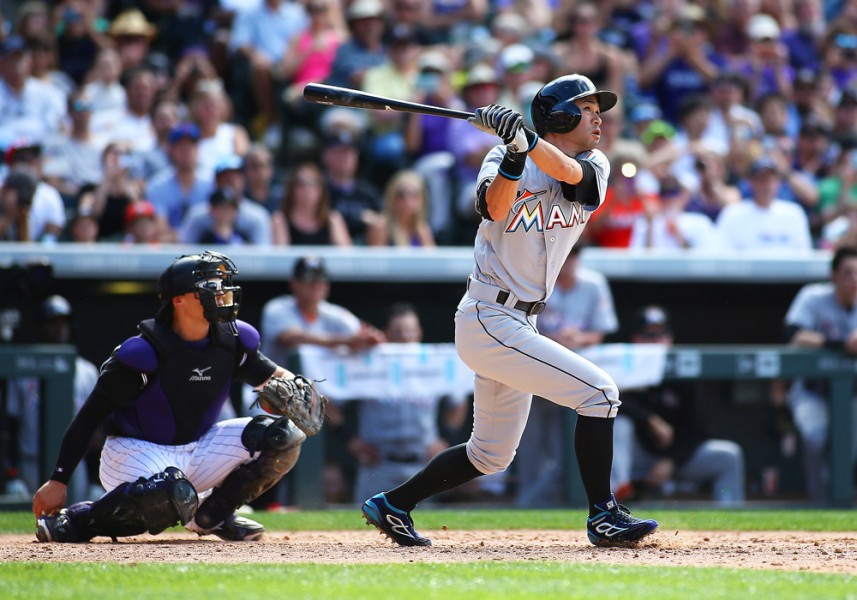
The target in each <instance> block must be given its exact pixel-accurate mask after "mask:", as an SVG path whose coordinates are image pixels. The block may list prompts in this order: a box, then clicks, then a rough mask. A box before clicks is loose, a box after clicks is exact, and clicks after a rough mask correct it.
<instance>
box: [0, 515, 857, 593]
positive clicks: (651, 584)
mask: <svg viewBox="0 0 857 600" xmlns="http://www.w3.org/2000/svg"><path fill="white" fill-rule="evenodd" d="M640 512H641V514H642V513H645V515H646V516H652V517H655V518H657V519H659V520H660V521H661V524H662V528H663V529H665V530H673V529H675V530H679V529H682V530H688V529H691V530H693V529H696V530H783V529H790V530H807V531H853V530H854V529H855V527H857V525H855V523H857V512H855V511H828V510H803V511H801V510H789V511H780V510H777V511H774V510H770V511H760V510H733V511H722V510H674V511H667V510H654V511H648V510H646V511H640ZM256 518H258V520H260V521H261V522H263V523H264V524H265V526H266V527H267V528H268V529H269V530H274V531H276V530H283V531H288V530H340V529H347V530H354V529H361V528H364V527H365V525H364V523H363V521H362V519H361V518H360V515H359V511H358V510H357V509H356V508H355V509H352V510H331V511H307V512H295V513H257V515H256ZM583 518H584V513H583V511H575V510H552V511H507V510H487V509H486V510H467V511H462V510H419V511H418V513H417V520H418V524H419V527H420V528H421V529H426V530H428V529H439V528H441V527H442V526H447V527H449V528H450V529H510V528H535V529H579V530H582V528H583V527H582V522H583ZM32 531H33V519H32V515H30V514H28V513H23V512H8V513H2V512H0V533H30V532H32ZM0 597H2V598H10V599H19V598H20V599H25V598H26V599H31V598H39V599H41V598H49V599H51V600H57V599H61V598H82V599H86V600H94V599H97V598H111V599H116V598H119V599H125V598H133V599H134V600H137V599H147V598H157V599H159V600H165V599H171V598H181V599H182V600H189V599H195V598H207V599H210V600H221V599H231V598H240V599H241V600H251V599H255V598H264V599H266V600H275V599H279V598H283V599H286V600H293V599H298V598H324V599H328V598H330V599H363V598H367V599H369V598H371V599H372V600H383V599H387V598H394V599H395V600H412V599H413V600H430V599H434V598H439V599H440V598H443V599H458V598H462V599H466V600H480V599H486V600H487V599H491V600H495V599H498V598H521V599H529V598H534V599H538V600H547V599H553V598H563V599H567V598H599V599H604V598H610V599H619V598H622V599H625V598H629V599H637V598H657V599H658V600H664V599H671V598H692V599H693V600H699V599H706V598H730V599H731V598H747V597H753V598H777V599H778V600H782V599H791V598H812V599H813V600H822V599H824V600H827V599H830V598H854V599H857V577H854V576H847V575H832V574H820V573H807V572H784V571H766V570H751V569H725V568H685V567H647V566H640V567H630V566H608V565H604V564H579V563H578V564H570V563H563V562H557V561H553V562H549V561H525V562H494V561H487V560H486V561H478V562H473V563H458V564H423V563H419V562H414V563H408V564H390V565H355V564H343V565H327V564H282V565H277V564H260V565H252V564H212V565H205V564H151V563H140V564H121V565H120V564H102V563H76V564H68V563H45V562H14V561H13V562H7V563H4V564H0Z"/></svg>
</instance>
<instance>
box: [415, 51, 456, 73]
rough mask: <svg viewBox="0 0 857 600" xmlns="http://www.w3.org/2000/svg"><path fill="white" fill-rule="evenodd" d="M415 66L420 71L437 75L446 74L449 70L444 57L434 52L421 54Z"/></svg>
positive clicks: (446, 59)
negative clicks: (434, 72)
mask: <svg viewBox="0 0 857 600" xmlns="http://www.w3.org/2000/svg"><path fill="white" fill-rule="evenodd" d="M417 66H418V67H419V70H420V71H437V72H438V73H447V72H449V70H450V68H451V66H450V64H449V59H448V58H447V57H446V55H445V54H444V53H442V52H438V51H436V50H430V51H428V52H423V53H422V54H421V55H420V57H419V58H418V59H417Z"/></svg>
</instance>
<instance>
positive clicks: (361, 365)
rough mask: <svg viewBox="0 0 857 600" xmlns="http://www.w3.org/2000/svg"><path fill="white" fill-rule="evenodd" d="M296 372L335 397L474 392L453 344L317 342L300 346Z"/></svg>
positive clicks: (466, 371) (329, 395)
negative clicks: (351, 349) (333, 347)
mask: <svg viewBox="0 0 857 600" xmlns="http://www.w3.org/2000/svg"><path fill="white" fill-rule="evenodd" d="M300 360H301V373H302V374H303V375H304V376H306V377H308V378H310V379H314V380H317V381H318V380H324V381H322V382H321V383H320V384H318V388H319V389H320V390H321V392H322V393H323V394H325V395H326V396H328V397H329V398H331V399H335V400H347V399H350V398H366V397H373V398H396V397H400V396H403V395H409V394H412V393H413V390H419V391H420V394H421V395H422V394H425V395H428V396H445V395H455V396H458V397H460V396H462V395H465V394H471V393H473V371H471V370H470V369H468V368H467V367H466V366H465V365H464V363H463V362H461V359H460V358H458V354H457V353H456V351H455V345H454V344H380V345H378V346H376V347H374V348H373V349H371V350H369V351H367V352H361V353H359V354H344V353H340V352H334V351H330V350H327V349H326V348H321V347H318V346H303V347H302V348H301V350H300Z"/></svg>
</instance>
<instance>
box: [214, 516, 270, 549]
mask: <svg viewBox="0 0 857 600" xmlns="http://www.w3.org/2000/svg"><path fill="white" fill-rule="evenodd" d="M210 533H212V534H214V535H216V536H217V537H219V538H220V539H221V540H225V541H227V542H255V541H256V540H258V539H259V538H261V537H262V534H263V533H265V526H264V525H262V524H261V523H257V522H256V521H254V520H252V519H248V518H247V517H239V516H238V515H236V514H234V513H233V514H231V515H229V516H228V517H226V520H225V521H223V523H221V524H220V525H218V526H217V527H215V528H214V529H212V530H211V532H210Z"/></svg>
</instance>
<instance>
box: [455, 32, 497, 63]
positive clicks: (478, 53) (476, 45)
mask: <svg viewBox="0 0 857 600" xmlns="http://www.w3.org/2000/svg"><path fill="white" fill-rule="evenodd" d="M502 48H503V47H502V45H501V44H500V40H498V39H495V38H492V37H489V38H486V39H484V40H480V41H478V42H470V43H468V44H467V46H465V48H464V52H463V53H462V54H461V64H462V65H463V68H464V69H465V70H468V69H472V68H473V67H474V66H476V65H478V64H480V63H490V62H493V60H494V58H495V57H496V56H497V54H499V53H500V50H502Z"/></svg>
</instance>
